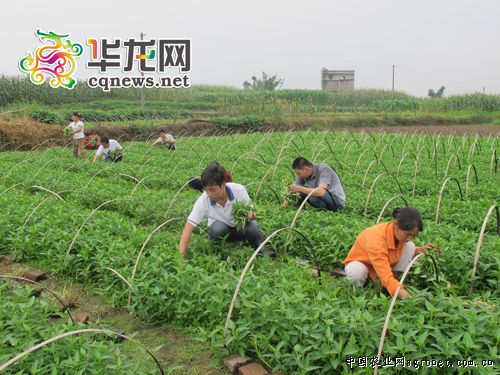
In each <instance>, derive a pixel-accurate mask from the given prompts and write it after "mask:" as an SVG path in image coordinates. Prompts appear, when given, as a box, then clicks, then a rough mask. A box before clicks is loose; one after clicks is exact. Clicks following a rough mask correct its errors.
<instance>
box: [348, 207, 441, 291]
mask: <svg viewBox="0 0 500 375" xmlns="http://www.w3.org/2000/svg"><path fill="white" fill-rule="evenodd" d="M392 216H393V218H394V220H393V221H390V222H387V223H381V224H377V225H374V226H372V227H369V228H367V229H365V230H363V231H362V232H361V233H360V234H359V235H358V237H357V238H356V241H355V242H354V245H353V247H352V248H351V250H350V251H349V254H348V255H347V258H346V259H345V260H344V262H343V263H344V264H345V272H346V276H347V279H348V280H349V281H350V282H352V283H353V284H354V285H356V286H357V287H359V288H362V287H363V285H364V284H365V282H366V280H367V278H368V276H369V277H370V279H371V280H375V279H377V277H378V278H380V281H381V282H382V285H383V286H384V287H385V288H386V289H387V291H388V292H389V294H390V295H391V296H394V294H395V293H396V289H397V288H398V285H399V281H398V280H397V279H396V277H397V276H399V274H400V273H401V272H404V271H405V269H406V268H407V267H408V265H409V264H410V262H411V260H412V259H413V257H414V256H415V254H417V253H426V252H427V251H429V250H430V249H435V250H436V251H437V252H439V251H440V250H439V249H438V248H436V246H435V245H434V244H431V243H429V244H427V245H426V246H423V247H420V246H415V244H414V243H413V241H412V240H413V239H414V238H415V237H416V236H417V235H418V233H420V232H422V231H423V230H424V225H423V223H422V217H421V216H420V212H418V210H417V209H415V208H411V207H405V208H396V209H395V210H394V211H393V212H392ZM409 296H410V294H409V293H408V291H407V290H406V289H404V287H401V288H400V289H399V292H398V295H397V298H399V299H403V298H406V297H409Z"/></svg>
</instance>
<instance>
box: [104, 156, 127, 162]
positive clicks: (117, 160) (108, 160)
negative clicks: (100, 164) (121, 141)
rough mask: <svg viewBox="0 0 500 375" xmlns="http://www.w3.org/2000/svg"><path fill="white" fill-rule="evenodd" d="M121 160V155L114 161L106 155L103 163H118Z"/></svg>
mask: <svg viewBox="0 0 500 375" xmlns="http://www.w3.org/2000/svg"><path fill="white" fill-rule="evenodd" d="M122 159H123V154H118V156H117V157H116V159H113V158H112V157H111V156H109V155H108V156H106V157H105V158H104V161H106V162H108V163H117V162H119V161H122Z"/></svg>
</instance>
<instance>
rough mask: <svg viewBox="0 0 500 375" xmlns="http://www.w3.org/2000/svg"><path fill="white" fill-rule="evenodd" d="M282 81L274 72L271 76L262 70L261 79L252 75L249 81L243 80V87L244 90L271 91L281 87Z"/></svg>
mask: <svg viewBox="0 0 500 375" xmlns="http://www.w3.org/2000/svg"><path fill="white" fill-rule="evenodd" d="M283 82H284V80H283V79H281V78H278V76H277V75H276V74H275V75H273V76H269V75H268V74H266V73H265V72H262V79H259V78H257V77H256V76H253V77H252V82H251V83H250V82H248V81H245V82H243V88H244V89H245V90H255V91H272V90H275V89H277V88H279V87H281V85H283Z"/></svg>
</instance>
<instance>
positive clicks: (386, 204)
mask: <svg viewBox="0 0 500 375" xmlns="http://www.w3.org/2000/svg"><path fill="white" fill-rule="evenodd" d="M397 198H401V199H402V200H403V202H404V203H405V206H406V207H408V202H407V201H406V199H405V197H403V195H401V194H398V195H395V196H393V197H392V198H390V199H389V200H388V201H387V202H386V203H385V204H384V207H382V209H381V210H380V213H379V215H378V218H377V224H378V223H379V222H380V219H382V215H383V214H384V212H385V210H386V209H387V207H388V206H389V203H391V202H392V201H393V200H395V199H397Z"/></svg>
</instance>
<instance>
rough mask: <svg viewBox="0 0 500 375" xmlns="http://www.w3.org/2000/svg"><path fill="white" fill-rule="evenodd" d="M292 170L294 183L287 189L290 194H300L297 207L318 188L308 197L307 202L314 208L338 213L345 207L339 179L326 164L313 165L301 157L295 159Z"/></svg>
mask: <svg viewBox="0 0 500 375" xmlns="http://www.w3.org/2000/svg"><path fill="white" fill-rule="evenodd" d="M292 169H293V170H294V171H295V173H296V174H297V179H296V180H295V183H294V184H292V185H290V186H289V187H288V191H289V192H291V193H300V201H299V205H300V204H301V203H302V202H303V201H304V199H305V198H306V196H307V195H308V194H309V193H310V192H311V191H313V190H314V189H316V188H318V187H320V188H321V189H318V190H317V191H315V192H314V193H312V195H311V196H310V197H309V200H308V202H309V203H310V204H311V206H313V207H315V208H320V209H324V210H329V211H339V210H341V209H342V208H344V206H345V193H344V189H343V188H342V184H341V182H340V178H339V176H338V175H337V173H336V172H335V170H333V168H332V167H330V166H329V165H327V164H324V163H321V164H313V163H311V162H310V161H309V160H307V159H306V158H303V157H300V156H299V157H298V158H296V159H295V160H294V161H293V163H292Z"/></svg>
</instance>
